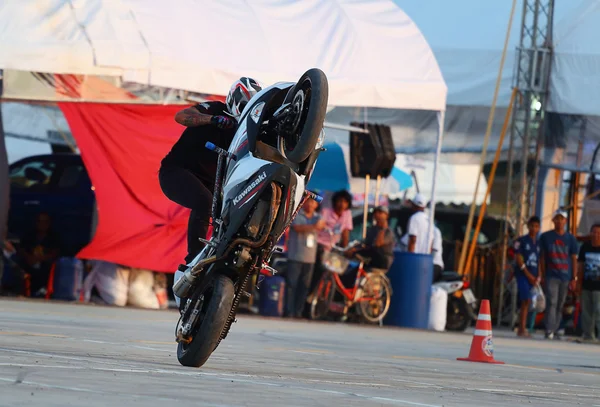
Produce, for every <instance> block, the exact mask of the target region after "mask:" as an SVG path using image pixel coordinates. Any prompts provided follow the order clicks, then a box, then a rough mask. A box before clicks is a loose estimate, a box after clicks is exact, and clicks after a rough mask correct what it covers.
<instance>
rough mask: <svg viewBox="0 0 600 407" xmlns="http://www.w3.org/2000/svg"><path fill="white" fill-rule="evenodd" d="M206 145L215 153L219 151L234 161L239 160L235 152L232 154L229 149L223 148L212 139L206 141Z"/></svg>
mask: <svg viewBox="0 0 600 407" xmlns="http://www.w3.org/2000/svg"><path fill="white" fill-rule="evenodd" d="M205 147H206V148H207V149H209V150H210V151H214V152H215V153H217V154H219V155H223V156H225V157H227V158H231V159H232V160H233V161H237V156H236V155H235V154H232V153H230V152H229V151H227V150H224V149H222V148H221V147H217V146H216V145H214V144H213V143H211V142H210V141H207V142H206V144H205Z"/></svg>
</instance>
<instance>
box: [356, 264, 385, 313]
mask: <svg viewBox="0 0 600 407" xmlns="http://www.w3.org/2000/svg"><path fill="white" fill-rule="evenodd" d="M362 298H363V299H364V301H359V302H358V310H359V312H360V315H361V316H362V317H363V318H364V319H365V321H367V322H371V323H377V322H379V321H381V320H383V318H385V316H386V315H387V313H388V311H389V310H390V303H391V298H392V287H391V285H390V282H389V280H388V279H387V277H386V276H385V275H384V274H380V273H370V274H369V278H367V279H366V281H365V283H364V285H363V294H362ZM367 299H368V300H367Z"/></svg>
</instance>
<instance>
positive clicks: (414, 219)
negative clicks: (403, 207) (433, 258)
mask: <svg viewBox="0 0 600 407" xmlns="http://www.w3.org/2000/svg"><path fill="white" fill-rule="evenodd" d="M409 202H410V206H411V210H412V211H413V215H412V216H411V217H410V219H409V220H408V226H407V232H406V234H405V235H404V237H403V238H402V240H403V243H404V246H406V248H407V250H408V251H409V252H410V253H421V254H429V253H431V243H432V241H433V239H429V240H430V241H429V243H428V242H427V233H428V230H429V217H428V216H427V215H426V214H425V207H426V206H427V203H426V201H425V198H424V197H423V195H421V194H419V193H417V194H416V195H415V196H414V198H413V199H411V200H410V201H409Z"/></svg>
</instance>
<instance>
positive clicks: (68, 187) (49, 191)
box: [8, 154, 95, 256]
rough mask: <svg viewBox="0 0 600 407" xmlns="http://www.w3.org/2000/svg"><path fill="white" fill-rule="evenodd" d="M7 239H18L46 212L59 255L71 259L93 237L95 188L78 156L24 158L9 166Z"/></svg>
mask: <svg viewBox="0 0 600 407" xmlns="http://www.w3.org/2000/svg"><path fill="white" fill-rule="evenodd" d="M9 176H10V186H11V188H10V211H9V220H8V232H9V236H12V237H17V238H18V237H21V236H22V235H23V234H24V233H26V232H27V231H29V230H31V229H32V228H33V226H34V222H35V218H36V215H37V214H38V213H40V212H46V213H48V214H49V215H50V217H51V218H52V225H53V229H54V230H55V231H56V232H57V233H58V235H59V236H60V239H61V255H62V256H74V255H75V254H76V253H77V252H78V251H79V250H80V249H82V248H83V247H84V246H85V245H87V244H88V243H89V242H90V240H91V237H92V231H93V222H94V213H95V196H94V187H93V186H92V183H91V181H90V178H89V176H88V173H87V171H86V169H85V166H84V165H83V161H82V160H81V156H79V155H77V154H48V155H36V156H32V157H27V158H23V159H21V160H19V161H17V162H15V163H13V164H11V165H10V171H9Z"/></svg>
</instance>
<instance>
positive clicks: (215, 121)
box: [210, 116, 237, 130]
mask: <svg viewBox="0 0 600 407" xmlns="http://www.w3.org/2000/svg"><path fill="white" fill-rule="evenodd" d="M210 123H211V124H212V125H213V126H215V127H217V128H219V129H221V130H224V129H233V128H234V127H235V125H236V124H237V123H236V121H235V120H234V119H232V118H230V117H227V116H213V117H212V118H211V119H210Z"/></svg>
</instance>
